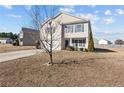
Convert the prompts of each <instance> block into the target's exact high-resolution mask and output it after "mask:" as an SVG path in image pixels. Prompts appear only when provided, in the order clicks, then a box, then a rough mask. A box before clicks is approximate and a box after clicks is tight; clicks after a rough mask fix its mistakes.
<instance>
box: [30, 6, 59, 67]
mask: <svg viewBox="0 0 124 93" xmlns="http://www.w3.org/2000/svg"><path fill="white" fill-rule="evenodd" d="M56 13H57V7H56V6H32V8H31V10H30V13H29V15H30V16H31V18H32V21H33V26H34V27H35V29H37V30H38V31H39V35H40V39H39V42H40V45H41V47H42V49H43V50H44V51H45V52H46V53H48V55H49V58H50V60H49V62H48V63H49V64H51V65H52V64H53V50H55V49H56V48H58V46H59V42H57V40H59V39H60V36H59V35H60V34H58V33H56V31H57V29H59V28H60V27H59V26H58V25H59V24H60V21H59V20H58V21H54V18H55V17H54V16H55V14H56Z"/></svg>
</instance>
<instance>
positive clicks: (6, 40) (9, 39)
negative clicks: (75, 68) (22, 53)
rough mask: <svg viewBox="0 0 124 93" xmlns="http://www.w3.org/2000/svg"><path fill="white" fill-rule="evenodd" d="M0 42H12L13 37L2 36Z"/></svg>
mask: <svg viewBox="0 0 124 93" xmlns="http://www.w3.org/2000/svg"><path fill="white" fill-rule="evenodd" d="M0 44H12V39H11V38H0Z"/></svg>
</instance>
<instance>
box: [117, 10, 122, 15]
mask: <svg viewBox="0 0 124 93" xmlns="http://www.w3.org/2000/svg"><path fill="white" fill-rule="evenodd" d="M116 13H117V14H119V15H123V14H124V10H122V9H117V10H116Z"/></svg>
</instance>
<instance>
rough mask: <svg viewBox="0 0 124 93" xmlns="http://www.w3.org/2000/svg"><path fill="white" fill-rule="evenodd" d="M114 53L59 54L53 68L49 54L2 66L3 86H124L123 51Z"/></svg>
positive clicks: (64, 52)
mask: <svg viewBox="0 0 124 93" xmlns="http://www.w3.org/2000/svg"><path fill="white" fill-rule="evenodd" d="M115 50H116V52H103V51H102V52H96V53H88V52H73V51H61V52H57V53H54V62H55V63H56V64H54V65H53V66H46V65H44V63H46V62H48V55H46V54H41V55H39V54H37V55H35V56H30V57H27V58H21V59H17V60H13V61H8V62H4V63H0V86H28V87H30V86H64V87H68V86H82V87H83V86H98V87H100V86H109V87H110V86H124V49H115ZM61 62H63V63H61ZM60 63H61V64H60Z"/></svg>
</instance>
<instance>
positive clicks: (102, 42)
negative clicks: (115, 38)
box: [98, 39, 112, 45]
mask: <svg viewBox="0 0 124 93" xmlns="http://www.w3.org/2000/svg"><path fill="white" fill-rule="evenodd" d="M98 44H103V45H108V44H112V43H111V41H109V40H106V39H100V40H99V42H98Z"/></svg>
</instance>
